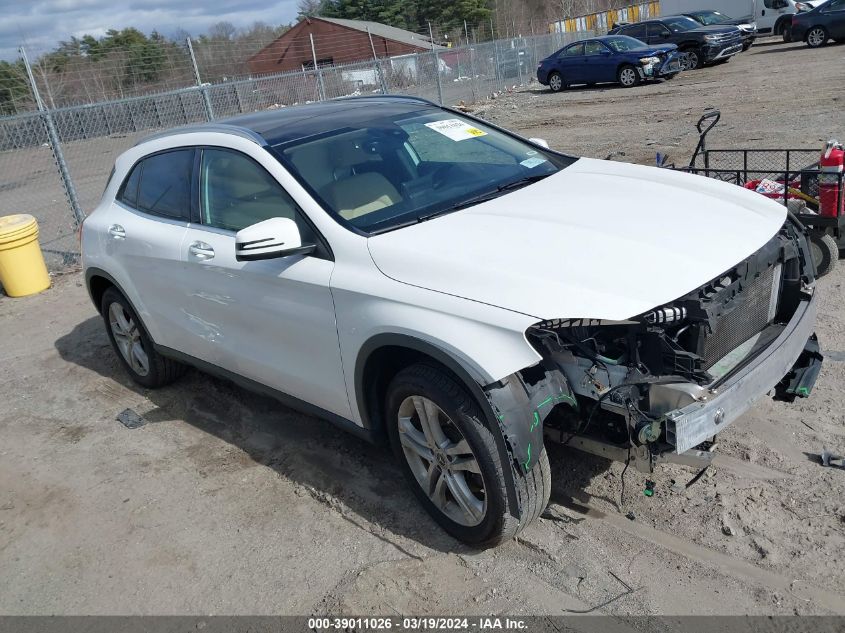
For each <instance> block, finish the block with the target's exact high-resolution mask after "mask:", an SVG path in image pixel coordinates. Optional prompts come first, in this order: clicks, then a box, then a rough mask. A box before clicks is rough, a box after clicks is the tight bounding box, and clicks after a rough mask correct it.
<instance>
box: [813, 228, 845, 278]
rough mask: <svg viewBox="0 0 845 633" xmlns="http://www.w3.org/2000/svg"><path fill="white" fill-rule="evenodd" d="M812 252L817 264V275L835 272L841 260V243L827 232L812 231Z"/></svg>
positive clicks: (822, 275) (821, 275)
mask: <svg viewBox="0 0 845 633" xmlns="http://www.w3.org/2000/svg"><path fill="white" fill-rule="evenodd" d="M810 252H812V254H813V261H814V262H815V264H816V277H817V278H819V277H824V276H825V275H829V274H830V273H831V272H833V269H834V268H836V263H837V261H838V260H839V244H838V243H837V241H836V240H835V239H834V237H833V236H832V235H828V234H827V233H810Z"/></svg>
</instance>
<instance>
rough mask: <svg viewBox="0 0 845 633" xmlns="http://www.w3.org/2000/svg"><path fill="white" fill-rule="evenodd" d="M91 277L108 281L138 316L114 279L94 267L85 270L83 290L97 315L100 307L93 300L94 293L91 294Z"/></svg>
mask: <svg viewBox="0 0 845 633" xmlns="http://www.w3.org/2000/svg"><path fill="white" fill-rule="evenodd" d="M92 277H103V278H104V279H106V280H108V282H109V283H110V284H111V285H112V286H114V287H115V288H117V289H118V290H119V291H120V294H122V295H123V297H124V298H125V299H126V301H127V302H129V305H131V306H132V309H133V310H134V311H135V314H138V310H136V309H135V306H134V305H132V302H131V301H129V297H127V296H126V293H125V292H124V291H123V288H121V287H120V284H119V283H117V281H115V279H114V277H112V276H111V275H110V274H108V273H107V272H106V271H105V270H103V269H102V268H96V267H94V266H91V267H89V268H87V269H85V289H86V290H87V291H88V296H89V297H90V298H91V303H93V304H94V308H95V309H96V310H97V313H98V314H99V313H100V306H99V305H98V304H97V302H96V301H95V300H94V293H92V292H91V278H92Z"/></svg>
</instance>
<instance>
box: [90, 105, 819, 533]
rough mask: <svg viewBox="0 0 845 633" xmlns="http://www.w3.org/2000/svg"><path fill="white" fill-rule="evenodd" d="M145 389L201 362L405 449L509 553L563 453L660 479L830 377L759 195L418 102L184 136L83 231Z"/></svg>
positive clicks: (161, 146)
mask: <svg viewBox="0 0 845 633" xmlns="http://www.w3.org/2000/svg"><path fill="white" fill-rule="evenodd" d="M82 250H83V258H84V265H85V276H86V281H87V285H88V289H89V291H90V294H91V297H92V299H93V301H94V304H95V305H96V306H97V309H98V310H100V312H101V313H102V315H103V318H104V320H105V324H106V329H107V331H108V335H109V338H110V339H111V341H112V343H113V345H114V348H115V350H116V351H117V353H118V355H119V357H120V359H121V360H122V362H123V364H124V365H125V367H126V369H127V371H129V373H130V374H131V376H132V378H133V379H134V380H135V381H137V382H138V383H140V384H141V385H144V386H146V387H158V386H161V385H164V384H166V383H168V382H170V381H172V380H174V379H175V378H177V377H178V376H179V375H180V374H181V373H182V371H183V368H184V367H185V365H187V364H190V365H194V366H196V367H199V368H200V369H202V370H205V371H209V372H214V373H217V374H220V375H223V376H225V377H228V378H230V379H232V380H234V381H236V382H238V383H240V384H242V385H245V386H247V387H248V388H252V389H256V390H260V391H262V392H266V393H270V394H273V395H275V396H277V397H279V398H280V399H281V400H282V401H284V402H286V403H289V404H290V405H291V406H293V407H297V408H300V409H303V410H306V411H310V412H315V413H317V414H318V415H320V416H324V417H326V418H328V419H329V420H332V421H334V422H336V423H337V424H339V425H341V426H342V427H344V428H346V429H348V430H350V431H353V432H354V433H356V434H358V435H361V436H364V437H367V438H369V439H373V440H375V439H378V438H380V437H383V436H387V437H389V439H390V442H391V444H392V446H393V449H394V451H395V452H396V454H397V456H398V458H399V459H400V462H401V464H402V468H403V470H404V472H405V473H406V475H407V477H408V478H409V480H410V481H411V482H412V487H413V488H414V490H415V492H416V494H417V495H418V496H419V498H420V499H421V502H422V504H423V505H424V506H425V507H426V509H427V510H428V511H429V512H430V513H431V514H432V515H433V517H434V518H435V519H436V520H437V521H438V522H439V523H440V524H441V525H442V526H443V527H444V528H445V529H446V530H448V531H449V532H450V533H451V534H453V535H454V536H456V537H457V538H459V539H461V540H464V541H467V542H471V543H484V544H495V543H498V542H501V541H502V540H503V539H506V538H509V537H511V536H513V535H514V534H515V533H516V532H517V531H519V530H520V529H521V528H522V527H524V526H525V525H527V524H528V523H530V522H531V521H532V520H534V519H535V518H536V517H538V516H539V515H540V513H541V512H542V511H543V508H544V507H545V505H546V502H547V500H548V498H549V493H550V469H549V462H548V458H547V456H546V453H545V451H544V440H545V441H555V442H561V443H565V444H570V445H572V446H574V447H577V448H579V449H581V450H586V451H589V452H593V453H597V454H600V455H603V456H605V457H610V458H615V459H622V460H628V461H632V460H633V462H634V465H635V466H637V467H638V468H640V469H642V470H645V471H650V469H651V468H653V467H654V465H655V464H656V463H658V462H660V461H666V460H669V461H673V460H674V461H679V462H684V463H689V462H690V461H694V460H696V459H699V460H701V459H706V457H705V455H706V453H704V452H703V451H702V450H701V448H702V447H701V446H699V445H700V444H701V443H702V442H705V441H706V440H708V439H709V438H711V437H712V436H713V435H715V433H716V432H717V431H719V430H720V429H722V428H724V427H726V426H727V425H728V424H730V423H731V422H732V421H733V420H734V419H736V418H737V417H738V416H739V415H740V414H741V413H742V412H743V411H745V410H746V409H747V408H748V407H749V406H750V404H751V402H752V401H753V399H755V398H757V397H759V396H762V395H763V394H765V393H766V392H767V391H769V390H771V389H772V388H775V390H776V393H777V395H778V397H781V398H784V399H787V400H789V399H792V398H794V397H795V396H806V395H808V394H809V390H810V389H811V388H812V386H813V383H814V381H815V377H816V375H817V373H818V369H819V366H820V362H821V355H820V354H819V352H818V345H817V343H816V342H815V337H814V336H813V329H814V323H815V310H816V307H815V306H816V300H815V293H814V288H813V282H814V271H813V269H812V263H811V258H809V257H808V255H807V253H808V250H807V242H806V239H805V237H804V233H803V230H802V228H801V226H800V225H799V224H798V223H797V222H795V221H793V220H792V219H791V218H787V212H786V210H785V209H784V207H782V206H780V205H778V204H776V203H775V202H772V201H770V200H767V199H766V198H765V197H763V196H760V195H759V194H756V193H753V192H749V191H745V190H744V189H742V188H740V187H735V186H733V185H728V184H724V183H720V182H716V181H714V180H710V179H707V178H702V177H698V176H690V175H686V174H682V173H677V172H673V171H669V170H658V169H653V168H647V167H641V166H635V165H626V164H621V163H615V162H605V161H598V160H590V159H586V158H581V159H578V158H575V157H571V156H566V155H563V154H560V153H557V152H554V151H551V150H549V149H547V148H546V147H544V144H543V143H542V142H540V141H528V140H525V139H522V138H521V137H519V136H517V135H515V134H512V133H510V132H507V131H505V130H502V129H499V128H497V127H495V126H493V125H491V124H489V123H485V122H483V121H480V120H477V119H474V118H471V117H467V116H465V115H463V114H460V113H458V112H454V111H451V110H448V109H445V108H440V107H437V106H435V105H433V104H431V103H429V102H426V101H422V100H419V99H413V98H407V97H378V98H359V99H347V100H340V101H331V102H325V103H320V104H314V105H307V106H299V107H292V108H285V109H283V110H276V111H272V112H264V113H260V114H255V115H249V116H243V117H239V118H235V119H231V120H229V121H225V122H221V123H215V124H208V125H199V126H191V127H187V128H181V129H176V130H171V131H169V132H166V133H163V134H158V135H156V136H154V137H152V138H149V139H147V140H144V141H143V142H141V143H139V144H138V145H136V146H135V147H133V148H132V149H130V150H129V151H127V152H125V153H124V154H123V155H121V156H120V157H119V158H118V159H117V161H116V164H115V169H114V174H113V176H112V178H111V179H110V181H109V184H108V186H107V188H106V191H105V193H104V195H103V199H102V202H101V203H100V205H99V206H98V207H97V209H96V210H95V211H94V212H93V213H92V214H91V215H90V216H89V217H88V219H87V220H86V221H85V223H84V226H83V231H82Z"/></svg>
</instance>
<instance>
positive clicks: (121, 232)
mask: <svg viewBox="0 0 845 633" xmlns="http://www.w3.org/2000/svg"><path fill="white" fill-rule="evenodd" d="M109 235H111V236H112V237H113V238H114V239H116V240H125V239H126V230H125V229H124V228H123V227H122V226H120V225H119V224H112V225H111V226H110V227H109Z"/></svg>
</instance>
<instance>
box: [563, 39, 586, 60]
mask: <svg viewBox="0 0 845 633" xmlns="http://www.w3.org/2000/svg"><path fill="white" fill-rule="evenodd" d="M583 54H584V44H582V43H580V42H579V43H578V44H573V45H572V46H568V47H566V48H564V49H563V52H561V54H560V57H563V58H566V57H580V56H581V55H583Z"/></svg>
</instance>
